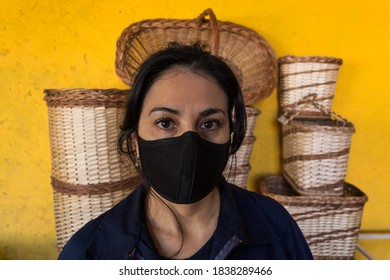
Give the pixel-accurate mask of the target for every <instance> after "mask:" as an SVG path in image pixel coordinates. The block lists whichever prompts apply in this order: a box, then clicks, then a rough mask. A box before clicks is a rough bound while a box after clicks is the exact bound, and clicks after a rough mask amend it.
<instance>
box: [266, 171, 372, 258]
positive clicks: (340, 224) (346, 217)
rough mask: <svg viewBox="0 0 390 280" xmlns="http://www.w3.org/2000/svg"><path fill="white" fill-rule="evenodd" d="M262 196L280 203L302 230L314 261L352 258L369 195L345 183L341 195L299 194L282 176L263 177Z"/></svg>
mask: <svg viewBox="0 0 390 280" xmlns="http://www.w3.org/2000/svg"><path fill="white" fill-rule="evenodd" d="M259 191H260V193H262V194H264V195H266V196H269V197H271V198H273V199H275V200H276V201H278V202H279V203H281V204H282V205H283V206H284V207H285V208H286V209H287V211H288V212H289V213H290V214H291V215H292V217H293V218H294V219H295V221H296V222H297V223H298V225H299V227H300V229H301V230H302V232H303V234H304V236H305V239H306V241H307V242H308V244H309V247H310V249H311V251H312V253H313V256H314V258H315V259H353V258H354V253H355V249H356V246H357V241H358V237H359V230H360V225H361V219H362V214H363V208H364V204H365V203H366V202H367V200H368V198H367V196H366V195H365V194H364V193H363V192H362V191H361V190H359V189H358V188H356V187H355V186H353V185H351V184H348V183H345V184H344V186H343V195H342V196H338V197H335V196H301V195H298V194H297V193H296V192H295V191H294V190H293V189H292V188H291V186H290V185H289V184H288V183H287V182H286V181H285V180H284V179H283V177H282V176H270V177H266V178H264V179H263V180H262V181H261V183H260V186H259Z"/></svg>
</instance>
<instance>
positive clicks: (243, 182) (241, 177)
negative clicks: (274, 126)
mask: <svg viewBox="0 0 390 280" xmlns="http://www.w3.org/2000/svg"><path fill="white" fill-rule="evenodd" d="M245 111H246V116H247V130H246V133H245V138H244V141H243V142H242V144H241V146H240V148H239V149H238V151H237V152H236V154H235V155H234V156H231V157H230V158H229V161H228V163H227V164H226V168H225V170H224V175H225V176H226V177H228V178H229V179H228V181H229V182H230V183H235V184H236V185H238V186H240V187H242V188H246V186H247V178H248V173H249V171H250V169H251V166H250V163H249V161H250V157H251V155H252V150H253V145H254V143H255V142H256V137H255V136H254V130H255V127H256V121H257V118H258V116H259V115H260V110H259V109H257V108H254V107H250V106H246V108H245ZM245 172H246V173H245ZM235 176H237V178H234V177H235Z"/></svg>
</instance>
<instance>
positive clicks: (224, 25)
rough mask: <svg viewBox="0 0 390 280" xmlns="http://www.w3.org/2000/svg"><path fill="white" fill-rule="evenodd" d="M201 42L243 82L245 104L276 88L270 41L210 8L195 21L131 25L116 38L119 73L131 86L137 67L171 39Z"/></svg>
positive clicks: (275, 59) (168, 21) (273, 53)
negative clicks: (218, 14)
mask: <svg viewBox="0 0 390 280" xmlns="http://www.w3.org/2000/svg"><path fill="white" fill-rule="evenodd" d="M207 16H209V18H210V19H209V20H206V17H207ZM198 41H202V42H206V43H208V45H209V46H210V52H211V53H212V54H214V55H217V56H219V57H221V58H222V59H224V60H225V61H226V63H228V64H229V65H230V67H231V68H232V70H233V71H234V72H235V74H236V76H237V78H238V80H239V82H240V85H241V88H242V90H243V96H244V101H245V104H246V105H251V104H254V103H256V102H258V101H260V100H262V99H264V98H265V97H267V96H269V95H270V94H271V93H272V92H273V90H274V89H275V87H276V85H277V78H278V74H277V71H278V65H277V58H276V55H275V52H274V50H273V49H272V47H271V46H270V45H269V43H268V42H267V41H266V40H265V39H264V38H263V37H262V36H261V35H259V34H258V33H257V32H255V31H254V30H252V29H249V28H247V27H245V26H242V25H238V24H235V23H231V22H223V21H218V20H217V19H216V17H215V14H214V13H213V11H212V10H211V9H207V10H205V11H204V12H203V13H202V14H200V15H199V16H198V17H197V18H195V19H192V20H182V19H153V20H143V21H140V22H136V23H133V24H131V25H130V26H129V27H127V28H126V29H124V30H123V32H122V34H121V36H120V37H119V38H118V41H117V51H116V62H115V65H116V72H117V74H118V76H119V77H120V78H121V79H122V81H123V82H124V83H125V84H127V85H129V86H131V85H132V82H133V78H134V75H135V73H136V71H137V69H138V67H139V66H140V64H142V62H143V61H144V60H145V59H146V58H147V57H148V56H149V55H150V54H153V53H155V52H156V51H159V50H161V49H163V48H165V47H167V45H168V43H170V42H179V43H183V44H192V43H194V42H198Z"/></svg>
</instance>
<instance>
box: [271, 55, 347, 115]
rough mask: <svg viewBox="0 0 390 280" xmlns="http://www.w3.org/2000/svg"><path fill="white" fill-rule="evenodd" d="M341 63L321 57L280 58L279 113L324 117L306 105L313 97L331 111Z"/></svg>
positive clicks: (316, 108) (317, 110) (316, 109)
mask: <svg viewBox="0 0 390 280" xmlns="http://www.w3.org/2000/svg"><path fill="white" fill-rule="evenodd" d="M341 64H342V59H340V58H334V57H324V56H283V57H281V58H279V88H278V93H279V100H280V111H281V114H284V113H285V112H286V111H290V110H298V111H299V112H300V116H302V117H309V116H317V117H318V116H323V115H324V113H323V111H321V110H319V109H318V107H315V106H313V104H310V103H307V102H305V96H308V95H309V94H313V93H314V94H316V99H315V101H316V102H318V103H319V104H320V105H321V106H323V107H324V108H325V109H326V110H327V111H331V110H332V104H333V99H334V91H335V87H336V81H337V77H338V73H339V68H340V66H341Z"/></svg>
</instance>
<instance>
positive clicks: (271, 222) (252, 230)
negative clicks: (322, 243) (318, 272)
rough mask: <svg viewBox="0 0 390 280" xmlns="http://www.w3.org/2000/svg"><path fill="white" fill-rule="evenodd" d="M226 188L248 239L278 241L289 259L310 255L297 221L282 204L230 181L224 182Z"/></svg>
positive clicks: (305, 257) (275, 242) (274, 242)
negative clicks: (229, 182) (228, 182)
mask: <svg viewBox="0 0 390 280" xmlns="http://www.w3.org/2000/svg"><path fill="white" fill-rule="evenodd" d="M226 189H227V192H228V193H229V194H230V197H231V200H232V201H233V202H234V203H233V204H234V205H235V206H236V209H237V210H236V211H237V212H238V214H239V217H240V220H241V222H242V226H243V227H244V232H245V235H246V236H247V238H248V240H251V242H252V243H255V242H257V243H259V242H260V241H261V242H263V241H264V240H268V242H269V243H270V244H271V243H272V244H281V246H282V247H283V251H284V252H285V254H286V258H289V259H311V258H312V255H311V252H310V249H309V247H308V244H307V242H306V240H305V238H304V236H303V234H302V232H301V230H300V228H299V226H298V224H297V223H296V221H295V220H294V219H293V217H292V216H291V215H290V213H289V212H288V211H287V210H286V208H284V206H283V205H281V204H280V203H279V202H277V201H276V200H274V199H272V198H270V197H267V196H264V195H261V194H259V193H256V192H253V191H249V190H246V189H242V188H239V187H237V186H235V185H232V184H227V185H226ZM228 211H229V210H228Z"/></svg>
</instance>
